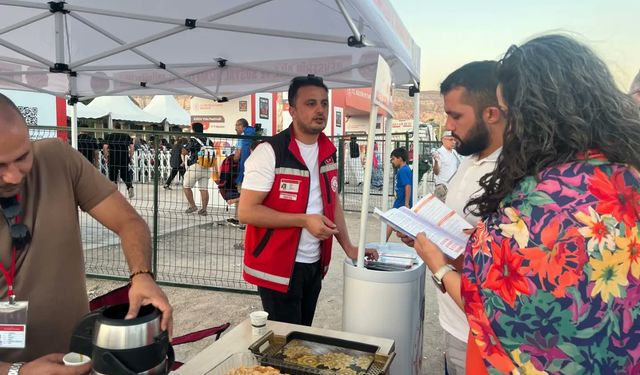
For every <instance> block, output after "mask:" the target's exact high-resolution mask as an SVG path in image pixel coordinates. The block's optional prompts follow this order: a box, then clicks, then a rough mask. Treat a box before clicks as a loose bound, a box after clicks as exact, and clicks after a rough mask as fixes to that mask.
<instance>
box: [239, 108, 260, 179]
mask: <svg viewBox="0 0 640 375" xmlns="http://www.w3.org/2000/svg"><path fill="white" fill-rule="evenodd" d="M238 122H240V123H242V126H243V128H242V135H245V136H254V135H256V128H253V127H251V126H249V123H248V122H247V120H245V119H243V118H242V119H240V120H238ZM236 129H237V123H236ZM236 131H237V130H236ZM251 142H253V140H252V139H250V138H243V139H241V140H240V142H238V148H239V149H238V150H236V152H239V153H240V158H239V160H240V161H239V165H238V177H237V178H236V184H237V185H238V189H240V190H241V189H242V181H243V180H244V165H245V163H246V162H247V158H249V155H251Z"/></svg>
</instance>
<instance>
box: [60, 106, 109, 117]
mask: <svg viewBox="0 0 640 375" xmlns="http://www.w3.org/2000/svg"><path fill="white" fill-rule="evenodd" d="M76 108H77V110H78V118H100V117H104V116H107V115H109V111H107V110H103V109H93V108H87V106H86V105H84V104H82V103H77V104H76ZM72 113H73V106H71V105H67V117H69V116H70V115H71V114H72Z"/></svg>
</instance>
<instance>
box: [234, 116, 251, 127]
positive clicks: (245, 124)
mask: <svg viewBox="0 0 640 375" xmlns="http://www.w3.org/2000/svg"><path fill="white" fill-rule="evenodd" d="M238 121H240V122H241V123H242V127H243V128H248V127H249V121H247V119H246V118H240V119H238ZM238 121H236V122H238Z"/></svg>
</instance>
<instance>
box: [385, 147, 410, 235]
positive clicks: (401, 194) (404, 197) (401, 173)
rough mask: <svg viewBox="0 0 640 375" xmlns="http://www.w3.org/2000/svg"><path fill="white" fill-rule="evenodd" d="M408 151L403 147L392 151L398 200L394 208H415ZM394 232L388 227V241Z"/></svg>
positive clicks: (394, 203)
mask: <svg viewBox="0 0 640 375" xmlns="http://www.w3.org/2000/svg"><path fill="white" fill-rule="evenodd" d="M408 158H409V155H407V150H405V149H404V148H402V147H399V148H396V149H395V150H393V151H391V164H392V165H393V167H394V168H395V169H397V171H396V183H395V185H396V191H395V193H396V200H395V201H394V202H393V208H400V207H406V208H411V206H413V197H412V189H411V186H412V184H413V172H412V171H411V168H409V166H408V165H407V159H408ZM392 232H393V228H391V227H390V226H387V241H389V237H390V236H391V233H392Z"/></svg>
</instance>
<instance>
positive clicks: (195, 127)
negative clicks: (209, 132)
mask: <svg viewBox="0 0 640 375" xmlns="http://www.w3.org/2000/svg"><path fill="white" fill-rule="evenodd" d="M191 129H193V132H194V133H202V132H204V125H202V123H201V122H194V123H193V124H191Z"/></svg>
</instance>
